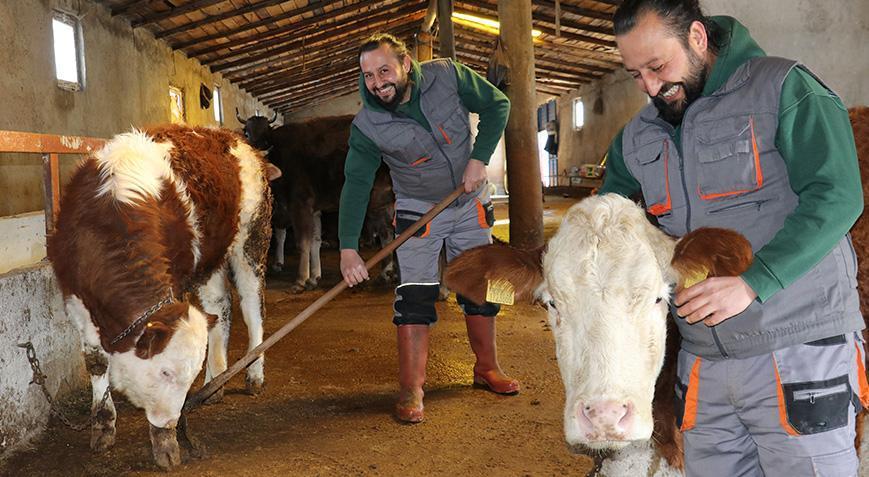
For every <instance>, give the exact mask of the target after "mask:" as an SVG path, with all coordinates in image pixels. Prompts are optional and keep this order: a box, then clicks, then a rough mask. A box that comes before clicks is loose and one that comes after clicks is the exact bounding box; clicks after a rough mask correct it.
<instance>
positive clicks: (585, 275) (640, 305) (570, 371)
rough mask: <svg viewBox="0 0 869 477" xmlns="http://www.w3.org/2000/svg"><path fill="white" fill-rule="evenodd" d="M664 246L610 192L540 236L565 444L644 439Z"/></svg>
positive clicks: (666, 289)
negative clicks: (562, 392) (562, 391)
mask: <svg viewBox="0 0 869 477" xmlns="http://www.w3.org/2000/svg"><path fill="white" fill-rule="evenodd" d="M673 244H674V242H673V240H671V239H668V238H667V237H666V235H664V234H663V233H662V232H660V231H659V230H657V229H656V228H655V227H654V226H652V225H651V224H649V223H648V221H647V220H646V218H645V216H644V214H643V211H642V209H640V208H639V207H638V206H637V205H636V204H634V203H632V202H630V201H629V200H627V199H625V198H622V197H620V196H616V195H613V194H609V195H606V196H598V197H592V198H589V199H586V200H584V201H582V202H580V203H578V204H576V205H574V206H573V207H571V208H570V210H569V211H568V212H567V214H566V215H565V217H564V219H563V221H562V224H561V227H560V229H559V230H558V232H557V233H556V234H555V236H554V237H553V238H552V239H551V240H550V241H549V245H548V250H547V253H546V254H545V256H544V259H543V270H544V279H545V282H544V285H543V286H542V288H541V289H540V290H539V294H540V295H542V296H543V297H545V298H546V299H547V301H548V302H549V304H550V305H551V306H549V314H550V322H551V325H552V329H553V334H554V337H555V343H556V355H557V358H558V364H559V369H560V370H561V376H562V380H563V383H564V387H565V395H566V404H565V409H564V430H565V438H566V440H567V442H568V443H569V444H571V445H585V446H588V447H591V448H620V447H624V446H625V445H627V444H628V442H630V441H634V440H643V439H649V438H650V437H651V434H652V427H653V421H652V406H651V404H652V397H653V395H654V389H655V380H656V378H657V376H658V373H659V372H660V369H661V366H662V365H663V358H664V344H665V333H666V318H667V301H668V296H669V293H670V286H669V280H668V278H669V277H668V275H669V274H670V272H669V271H668V268H669V266H668V265H667V267H666V268H662V266H661V264H669V260H670V257H671V256H672V251H673ZM548 297H551V298H548ZM602 416H603V417H602Z"/></svg>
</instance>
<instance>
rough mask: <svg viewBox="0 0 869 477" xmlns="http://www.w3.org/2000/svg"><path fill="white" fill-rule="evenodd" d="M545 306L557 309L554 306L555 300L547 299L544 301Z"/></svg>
mask: <svg viewBox="0 0 869 477" xmlns="http://www.w3.org/2000/svg"><path fill="white" fill-rule="evenodd" d="M546 308H552V309H553V310H557V309H558V308H556V306H555V300H549V301H548V302H546Z"/></svg>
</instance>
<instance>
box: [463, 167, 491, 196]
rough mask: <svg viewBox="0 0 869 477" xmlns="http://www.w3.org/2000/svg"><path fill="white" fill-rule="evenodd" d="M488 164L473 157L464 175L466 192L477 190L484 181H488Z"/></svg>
mask: <svg viewBox="0 0 869 477" xmlns="http://www.w3.org/2000/svg"><path fill="white" fill-rule="evenodd" d="M487 178H488V176H487V175H486V165H485V164H483V161H480V160H477V159H471V160H470V161H468V165H467V166H465V173H464V175H462V184H464V185H465V193H471V192H474V191H475V190H477V187H479V186H480V184H482V183H483V182H485V181H486V179H487Z"/></svg>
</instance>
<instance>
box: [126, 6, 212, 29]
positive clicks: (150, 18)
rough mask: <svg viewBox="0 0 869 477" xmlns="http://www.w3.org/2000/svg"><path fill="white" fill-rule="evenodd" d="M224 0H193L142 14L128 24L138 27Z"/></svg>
mask: <svg viewBox="0 0 869 477" xmlns="http://www.w3.org/2000/svg"><path fill="white" fill-rule="evenodd" d="M223 1H224V0H195V1H193V2H189V3H185V4H184V5H180V6H177V7H172V8H170V9H169V10H165V11H162V12H154V13H151V14H148V15H144V16H143V17H142V18H139V19H138V20H133V21H131V22H130V26H132V27H133V28H139V27H140V26H145V25H149V24H151V23H157V22H160V21H163V20H166V19H169V18H173V17H178V16H181V15H184V14H186V13H190V12H195V11H196V10H201V9H203V8H208V7H210V6H212V5H217V4H218V3H222V2H223Z"/></svg>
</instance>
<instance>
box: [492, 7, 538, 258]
mask: <svg viewBox="0 0 869 477" xmlns="http://www.w3.org/2000/svg"><path fill="white" fill-rule="evenodd" d="M498 20H499V21H500V23H501V44H502V45H503V46H504V48H505V50H506V51H507V55H508V56H509V58H510V71H509V73H508V81H507V83H508V84H509V86H507V90H506V93H507V96H508V97H509V98H510V103H511V104H512V107H511V109H510V119H509V121H508V122H507V129H506V130H505V131H504V142H505V152H506V155H507V188H508V189H509V192H510V203H509V212H510V245H513V246H515V247H520V248H535V247H539V246H541V245H543V242H544V238H543V185H542V182H541V179H540V164H539V162H538V159H537V157H538V153H537V127H536V124H537V102H536V97H537V93H536V91H535V86H534V85H535V83H534V44H533V43H532V40H531V0H498Z"/></svg>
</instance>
